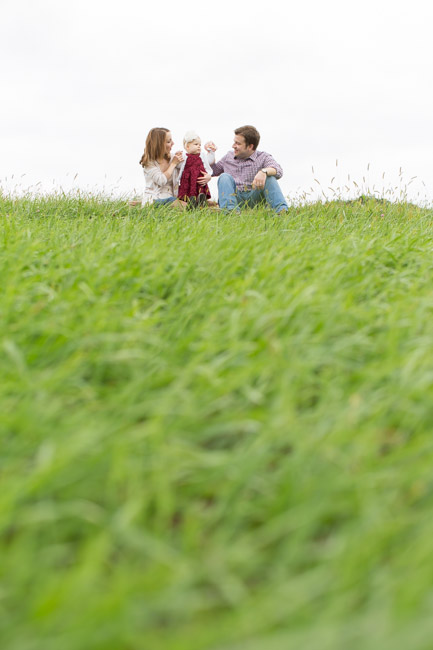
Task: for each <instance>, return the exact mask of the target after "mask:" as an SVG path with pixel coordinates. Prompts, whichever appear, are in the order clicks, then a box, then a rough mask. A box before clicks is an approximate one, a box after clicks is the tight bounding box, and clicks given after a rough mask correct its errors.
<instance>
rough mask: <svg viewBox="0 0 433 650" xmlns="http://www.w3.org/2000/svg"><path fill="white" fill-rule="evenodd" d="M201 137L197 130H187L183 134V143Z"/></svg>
mask: <svg viewBox="0 0 433 650" xmlns="http://www.w3.org/2000/svg"><path fill="white" fill-rule="evenodd" d="M199 139H200V136H199V135H198V133H197V131H187V132H186V133H185V135H184V136H183V144H188V142H192V141H193V140H199Z"/></svg>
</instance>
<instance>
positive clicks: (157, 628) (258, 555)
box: [0, 197, 433, 650]
mask: <svg viewBox="0 0 433 650" xmlns="http://www.w3.org/2000/svg"><path fill="white" fill-rule="evenodd" d="M0 219H1V230H0V268H1V278H2V287H1V292H0V296H1V297H0V367H1V371H2V372H1V374H2V380H1V384H0V424H1V438H0V440H1V451H2V453H1V457H0V647H1V648H2V649H5V650H141V649H145V650H291V649H292V648H293V649H296V650H298V649H299V648H305V649H308V650H316V649H317V650H347V648H350V649H351V650H361V649H362V650H364V649H365V650H367V649H368V650H370V649H371V648H377V649H379V650H409V649H410V650H429V649H430V648H432V640H431V639H432V638H433V616H432V613H433V611H432V610H433V562H432V560H431V556H432V552H431V548H432V538H433V518H432V516H431V512H432V507H433V474H432V463H433V439H432V428H433V427H432V423H433V254H432V253H433V212H432V211H431V210H429V209H420V208H417V207H415V206H411V205H405V204H395V205H394V204H384V203H380V202H377V201H366V202H364V203H360V202H359V203H358V202H351V203H344V202H335V203H329V204H326V205H322V204H315V205H305V206H301V207H297V208H295V207H293V208H291V209H290V211H289V213H288V215H287V216H286V217H284V218H276V217H274V216H272V215H271V214H270V213H266V212H265V211H260V210H259V211H252V212H246V213H243V214H242V215H241V216H240V217H230V216H224V215H221V214H218V213H215V212H207V211H206V212H193V213H176V212H174V211H172V212H170V211H167V212H166V213H164V212H155V211H154V212H152V211H147V212H146V211H142V210H140V209H129V208H128V207H127V206H126V205H125V204H122V203H121V202H117V203H116V202H113V201H108V200H98V199H97V198H93V199H92V198H91V197H84V198H80V197H75V198H68V197H63V198H62V197H49V198H45V199H26V198H22V199H15V200H12V199H11V198H8V197H3V198H2V199H1V200H0Z"/></svg>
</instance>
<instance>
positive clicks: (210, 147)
mask: <svg viewBox="0 0 433 650" xmlns="http://www.w3.org/2000/svg"><path fill="white" fill-rule="evenodd" d="M204 148H205V149H206V151H207V152H208V153H209V152H210V151H216V150H217V148H218V147H217V146H216V145H215V142H212V140H210V141H209V142H206V144H205V145H204Z"/></svg>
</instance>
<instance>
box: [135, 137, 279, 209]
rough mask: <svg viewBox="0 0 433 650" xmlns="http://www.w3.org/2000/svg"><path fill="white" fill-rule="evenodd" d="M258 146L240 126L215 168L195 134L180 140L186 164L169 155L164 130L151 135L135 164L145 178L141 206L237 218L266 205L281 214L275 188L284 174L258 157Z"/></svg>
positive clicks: (208, 147) (210, 147) (210, 148)
mask: <svg viewBox="0 0 433 650" xmlns="http://www.w3.org/2000/svg"><path fill="white" fill-rule="evenodd" d="M259 141H260V134H259V132H258V131H257V129H256V128H254V127H253V126H241V127H239V128H238V129H236V130H235V137H234V141H233V145H232V148H233V151H229V152H228V153H227V154H226V155H225V156H223V157H222V158H221V160H219V161H218V162H215V151H216V149H217V148H216V146H215V144H214V143H213V142H207V143H206V144H205V145H204V149H205V153H202V151H201V140H200V137H199V136H198V135H197V133H195V132H194V131H188V133H186V134H185V137H184V143H183V144H184V148H185V151H186V158H185V157H184V154H183V152H182V151H176V153H175V154H174V155H173V156H172V155H171V149H172V147H173V145H174V142H173V139H172V137H171V133H170V131H169V130H168V129H164V128H155V129H151V130H150V131H149V134H148V136H147V139H146V146H145V149H144V153H143V156H142V157H141V160H140V164H141V165H142V167H143V171H144V175H145V178H146V189H145V192H144V197H143V201H142V204H147V203H153V205H170V206H172V207H177V208H180V209H185V208H188V207H190V208H195V207H198V206H203V207H206V206H208V207H211V208H213V209H221V210H223V211H224V212H234V213H239V212H240V209H241V207H242V206H247V207H253V206H255V205H257V204H259V203H265V204H267V205H268V206H269V207H270V208H271V209H272V210H274V212H276V213H277V214H281V213H283V212H286V211H287V209H288V206H287V202H286V200H285V198H284V196H283V193H282V191H281V189H280V186H279V184H278V179H279V178H281V177H282V175H283V170H282V168H281V166H280V165H279V164H278V163H277V162H276V161H275V160H274V158H273V157H272V156H271V155H270V154H268V153H266V152H264V151H257V146H258V144H259ZM214 176H217V177H218V204H216V203H214V202H213V201H212V200H211V197H210V192H209V187H208V183H209V181H210V179H211V178H212V177H214ZM218 206H219V207H218Z"/></svg>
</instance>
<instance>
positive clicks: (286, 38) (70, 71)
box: [0, 0, 433, 202]
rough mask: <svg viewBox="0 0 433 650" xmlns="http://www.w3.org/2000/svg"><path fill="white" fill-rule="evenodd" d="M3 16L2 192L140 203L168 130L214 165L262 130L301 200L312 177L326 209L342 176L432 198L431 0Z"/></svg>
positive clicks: (86, 6) (26, 8) (71, 6)
mask: <svg viewBox="0 0 433 650" xmlns="http://www.w3.org/2000/svg"><path fill="white" fill-rule="evenodd" d="M0 9H1V12H0V56H1V62H2V63H1V71H0V83H1V101H0V184H1V185H2V186H3V187H4V188H6V189H14V188H15V191H22V190H25V189H26V188H28V187H31V188H32V189H34V187H35V185H36V183H40V185H39V186H37V187H39V188H42V189H44V190H53V189H57V188H59V187H60V186H61V187H62V188H63V189H65V190H68V189H70V188H71V187H80V188H83V189H87V190H90V191H103V190H104V189H105V190H111V191H114V192H115V193H128V194H133V193H139V192H140V191H142V189H143V175H142V171H141V167H139V165H138V161H139V158H140V157H141V154H142V151H143V148H144V142H145V138H146V134H147V132H148V131H149V129H150V128H152V127H153V126H165V127H167V128H169V129H171V131H172V135H173V138H174V141H175V148H174V149H173V151H175V150H176V149H178V148H179V149H180V148H182V137H183V134H184V133H185V131H187V130H188V129H191V128H193V129H196V130H197V131H198V132H199V133H200V135H201V137H202V141H203V142H205V141H206V140H208V139H213V140H214V141H215V142H216V144H217V145H218V152H217V159H218V158H219V156H222V155H224V154H225V153H226V152H227V151H228V150H229V149H230V148H231V144H232V138H233V129H234V128H236V127H238V126H241V125H243V124H253V125H254V126H256V127H257V128H258V130H259V131H260V133H261V136H262V138H261V142H260V145H259V150H264V151H268V152H269V153H271V154H272V155H274V157H275V158H276V159H277V160H278V161H279V162H280V163H281V165H282V166H283V168H284V177H283V179H282V180H281V185H282V188H283V191H284V193H285V194H286V195H288V196H290V197H291V198H294V197H296V196H299V195H300V194H302V193H303V192H309V191H310V190H309V188H310V187H313V188H314V192H315V193H316V192H317V190H318V191H320V187H319V185H318V183H317V182H316V181H314V178H316V179H318V181H319V182H320V184H321V187H322V189H323V190H324V191H325V193H326V194H327V196H329V197H331V196H332V195H333V194H332V191H331V190H328V189H327V188H328V186H329V185H331V182H330V181H331V178H333V177H335V179H334V181H333V182H332V185H331V186H332V187H333V188H334V190H336V189H337V188H338V187H343V186H344V185H347V186H348V187H350V189H351V191H352V193H353V191H355V190H356V188H355V186H354V185H353V181H355V182H356V183H357V184H358V185H362V184H363V177H365V186H367V185H368V187H369V188H370V190H373V189H376V190H377V191H381V190H382V189H383V188H384V189H385V190H387V189H388V190H390V188H398V189H397V190H393V193H394V196H395V194H396V193H398V191H399V189H400V186H403V187H404V186H406V185H407V184H408V183H409V181H410V180H411V178H412V177H416V178H414V180H413V181H412V183H411V185H410V186H409V187H408V191H409V198H411V199H412V200H418V201H419V202H423V201H428V202H433V155H432V148H433V147H432V145H433V129H432V126H431V121H432V115H433V84H432V64H433V39H432V37H431V29H432V27H431V26H432V23H433V3H427V2H426V1H425V0H422V1H420V0H412V1H411V2H402V1H401V0H392V1H391V0H382V1H381V0H374V1H373V0H363V2H357V3H354V2H350V0H328V2H325V1H324V0H302V2H300V0H297V1H296V2H293V1H292V0H273V2H265V1H264V0H260V1H257V0H250V1H248V2H247V1H244V0H230V1H229V0H218V2H198V1H196V0H192V1H188V0H185V1H184V2H172V1H171V0H165V1H164V0H163V1H161V2H159V3H158V2H156V1H155V0H153V2H149V0H147V1H146V0H145V1H143V0H141V1H138V0H121V1H114V0H103V1H102V0H93V1H92V0H75V1H74V2H70V1H68V2H65V1H64V0H0ZM336 160H338V165H337V164H336ZM368 165H369V169H368V170H367V167H368ZM312 168H314V172H313V170H312ZM400 168H402V172H401V174H400V172H399V170H400ZM76 174H78V176H77V177H76V179H75V180H74V176H75V175H76ZM383 174H385V177H384V178H383ZM23 175H24V176H23ZM348 175H350V180H349V179H348ZM12 176H13V178H12ZM210 187H211V191H212V194H213V195H214V196H215V195H216V181H215V180H212V181H211V185H210ZM113 188H114V189H113ZM345 192H346V193H347V191H346V190H345ZM311 197H312V195H310V197H309V198H311Z"/></svg>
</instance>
